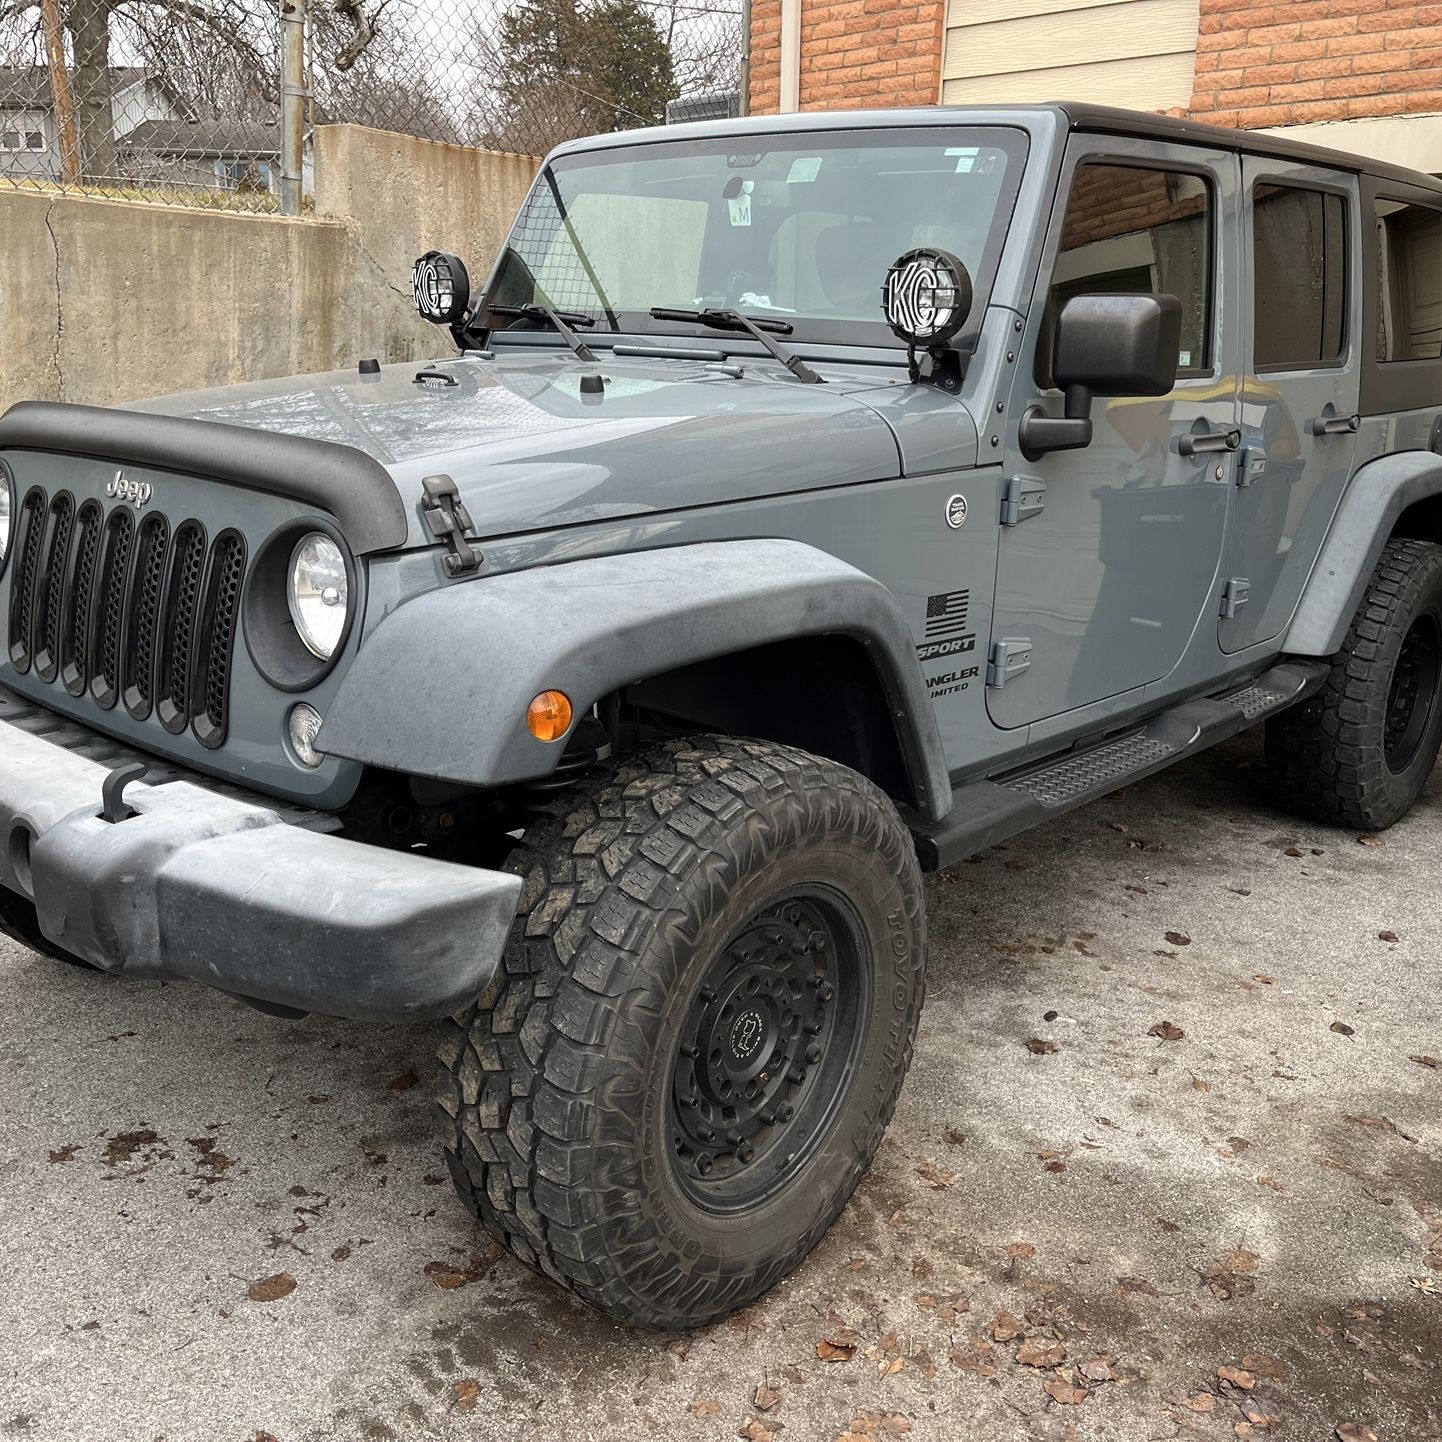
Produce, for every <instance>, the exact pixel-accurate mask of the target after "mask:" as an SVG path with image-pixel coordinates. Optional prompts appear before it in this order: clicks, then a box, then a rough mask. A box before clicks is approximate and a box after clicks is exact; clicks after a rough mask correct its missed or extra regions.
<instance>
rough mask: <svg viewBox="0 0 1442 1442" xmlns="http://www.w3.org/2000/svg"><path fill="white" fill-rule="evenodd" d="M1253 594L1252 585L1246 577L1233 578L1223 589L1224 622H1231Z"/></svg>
mask: <svg viewBox="0 0 1442 1442" xmlns="http://www.w3.org/2000/svg"><path fill="white" fill-rule="evenodd" d="M1251 594H1252V583H1251V582H1250V581H1249V580H1248V579H1247V578H1246V577H1245V576H1233V577H1232V579H1231V580H1230V581H1228V582H1227V584H1226V585H1225V586H1224V587H1223V588H1222V620H1224V621H1230V620H1231V619H1232V618H1233V617H1234V616H1235V615H1236V614H1237V612H1238V611H1240V610H1241V609H1242V607H1243V606H1245V605H1246V604H1247V598H1248V597H1249V596H1250V595H1251Z"/></svg>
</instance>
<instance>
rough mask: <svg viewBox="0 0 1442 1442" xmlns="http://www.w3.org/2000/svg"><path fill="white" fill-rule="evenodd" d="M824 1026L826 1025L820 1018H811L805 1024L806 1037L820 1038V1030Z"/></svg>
mask: <svg viewBox="0 0 1442 1442" xmlns="http://www.w3.org/2000/svg"><path fill="white" fill-rule="evenodd" d="M825 1025H826V1023H825V1022H824V1021H822V1020H821V1018H820V1017H812V1019H811V1020H810V1021H808V1022H807V1023H806V1035H807V1036H820V1035H821V1028H822V1027H823V1026H825Z"/></svg>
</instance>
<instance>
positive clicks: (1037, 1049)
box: [1026, 1036, 1057, 1056]
mask: <svg viewBox="0 0 1442 1442" xmlns="http://www.w3.org/2000/svg"><path fill="white" fill-rule="evenodd" d="M1026 1049H1027V1050H1028V1051H1029V1052H1030V1053H1031V1054H1032V1055H1033V1056H1049V1055H1050V1054H1051V1053H1052V1052H1054V1051H1056V1050H1057V1044H1056V1043H1055V1042H1054V1041H1045V1040H1043V1038H1041V1037H1039V1036H1034V1037H1032V1038H1031V1039H1030V1040H1029V1041H1028V1042H1027V1044H1026Z"/></svg>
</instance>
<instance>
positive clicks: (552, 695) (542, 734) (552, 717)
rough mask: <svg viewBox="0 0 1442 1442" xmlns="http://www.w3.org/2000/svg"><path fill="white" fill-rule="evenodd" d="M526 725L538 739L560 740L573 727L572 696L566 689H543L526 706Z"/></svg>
mask: <svg viewBox="0 0 1442 1442" xmlns="http://www.w3.org/2000/svg"><path fill="white" fill-rule="evenodd" d="M526 725H527V726H528V727H530V730H531V735H532V736H534V737H535V738H536V740H537V741H559V740H560V739H561V737H562V736H564V735H565V734H566V732H567V731H569V730H570V729H571V698H570V697H569V696H567V695H566V693H565V692H564V691H542V692H541V694H540V695H539V696H537V697H536V698H535V700H534V701H532V702H531V704H530V706H528V707H527V708H526Z"/></svg>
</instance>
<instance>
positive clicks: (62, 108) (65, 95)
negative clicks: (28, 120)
mask: <svg viewBox="0 0 1442 1442" xmlns="http://www.w3.org/2000/svg"><path fill="white" fill-rule="evenodd" d="M40 26H41V28H42V29H43V30H44V31H45V56H46V59H48V60H49V62H50V94H51V95H52V96H53V97H54V100H55V125H56V129H57V130H58V131H59V132H60V134H59V140H60V179H61V182H62V183H63V184H65V185H74V184H75V183H76V182H77V181H78V180H79V179H80V136H79V133H78V132H77V130H76V127H75V94H74V92H73V91H72V90H71V88H70V68H69V67H68V66H67V65H66V63H65V28H64V26H63V25H61V23H60V0H40Z"/></svg>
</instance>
